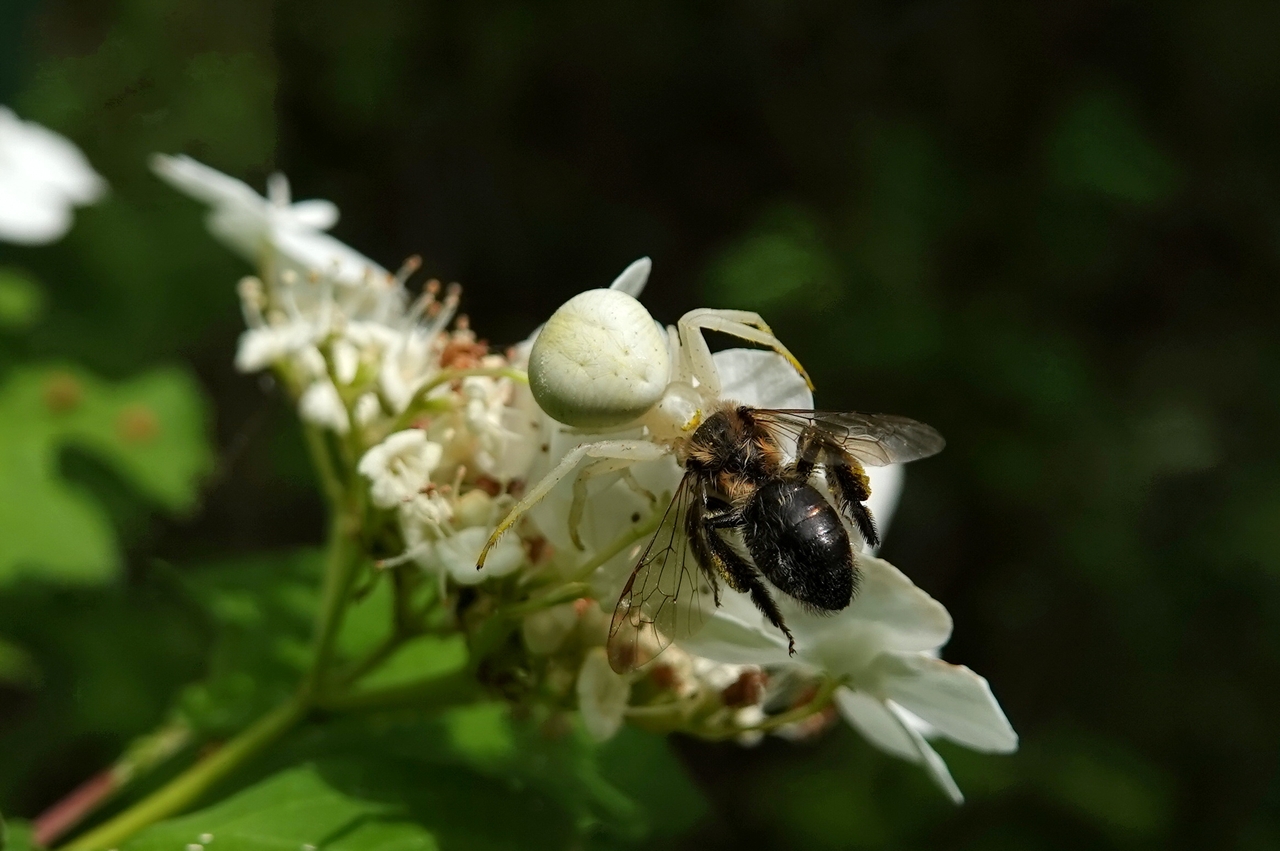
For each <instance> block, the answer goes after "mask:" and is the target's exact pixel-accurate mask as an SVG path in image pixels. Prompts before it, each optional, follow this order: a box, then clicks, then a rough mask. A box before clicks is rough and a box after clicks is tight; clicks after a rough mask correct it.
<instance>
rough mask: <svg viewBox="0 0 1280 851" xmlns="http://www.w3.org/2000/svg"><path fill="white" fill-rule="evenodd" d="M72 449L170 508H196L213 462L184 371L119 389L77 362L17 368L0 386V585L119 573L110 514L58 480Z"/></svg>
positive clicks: (198, 402)
mask: <svg viewBox="0 0 1280 851" xmlns="http://www.w3.org/2000/svg"><path fill="white" fill-rule="evenodd" d="M71 446H74V447H77V448H79V449H83V450H85V451H87V452H89V453H91V454H93V455H94V456H97V457H100V458H102V459H103V460H104V461H105V462H107V463H108V464H109V465H110V466H111V467H112V468H113V469H115V470H116V471H117V472H118V473H119V474H120V475H121V476H123V477H124V478H125V479H126V480H127V481H128V482H129V483H130V484H131V485H132V486H133V487H135V488H136V489H137V490H138V492H139V493H141V494H142V495H143V496H145V497H147V498H149V499H151V500H153V501H154V502H155V503H157V504H158V505H159V506H161V507H162V508H165V509H168V510H171V511H183V510H188V509H190V508H192V507H193V506H194V505H195V502H196V496H197V485H198V483H199V480H200V478H201V476H202V475H203V474H205V473H206V472H207V471H208V470H209V468H210V463H211V456H210V452H209V447H208V444H207V443H206V440H205V409H204V403H203V400H202V399H201V396H200V392H199V390H198V388H197V387H196V385H195V382H194V381H193V380H192V379H191V377H190V376H189V375H188V374H187V373H186V372H184V371H182V370H178V369H160V370H155V371H153V372H150V373H147V374H146V375H142V376H140V377H138V378H134V379H131V380H129V381H125V382H122V383H120V384H111V383H109V382H106V381H103V380H102V379H99V378H97V377H95V376H93V375H91V374H90V373H88V372H86V371H84V370H82V369H79V368H77V367H73V366H43V367H24V368H22V369H19V370H15V371H14V372H13V373H12V374H10V375H9V377H8V379H7V380H6V381H5V383H4V384H3V386H0V583H3V582H7V581H12V580H13V579H15V578H16V577H18V576H22V575H29V574H35V575H43V576H49V577H54V578H58V579H61V580H66V581H76V582H85V581H100V580H103V579H107V578H110V577H111V576H113V575H114V574H115V572H116V570H117V569H118V567H119V563H120V557H119V553H118V551H117V549H118V545H117V541H116V534H115V532H114V530H113V529H112V528H111V525H110V522H109V519H108V517H107V515H106V513H105V512H104V511H103V509H102V507H101V506H100V505H98V504H97V502H96V501H95V500H94V499H93V498H92V497H91V496H90V495H89V494H87V493H86V492H84V491H83V490H81V489H78V488H76V487H74V486H73V485H72V484H70V483H69V482H67V481H66V480H64V479H63V478H62V477H61V476H60V475H59V472H58V454H59V451H60V450H62V449H63V448H67V447H71Z"/></svg>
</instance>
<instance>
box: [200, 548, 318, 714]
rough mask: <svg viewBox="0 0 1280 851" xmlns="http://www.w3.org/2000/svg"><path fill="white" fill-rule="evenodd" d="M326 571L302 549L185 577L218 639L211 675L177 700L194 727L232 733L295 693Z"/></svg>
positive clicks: (226, 563) (307, 660)
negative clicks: (322, 574) (322, 578)
mask: <svg viewBox="0 0 1280 851" xmlns="http://www.w3.org/2000/svg"><path fill="white" fill-rule="evenodd" d="M322 569H323V554H322V553H321V551H319V550H314V549H301V550H294V551H287V552H279V553H262V554H259V555H254V556H249V557H245V558H242V559H235V560H229V561H221V562H213V563H209V564H204V565H198V566H194V567H191V568H188V569H186V570H184V571H183V572H182V575H181V580H182V582H183V585H184V586H185V587H186V588H187V590H188V592H189V593H190V595H191V597H192V599H193V600H194V602H195V603H196V605H197V606H198V607H200V608H201V609H203V610H204V612H205V613H206V616H207V617H208V619H209V622H210V624H211V625H212V627H213V632H214V640H213V648H212V650H211V651H210V654H209V663H208V669H207V670H208V674H207V676H206V677H205V678H204V679H203V680H202V681H200V682H199V683H196V684H193V685H191V686H189V687H188V688H186V689H184V690H183V692H182V694H181V695H180V697H179V700H178V708H179V711H180V712H181V714H182V715H183V717H185V718H186V719H187V720H188V721H189V722H190V723H191V725H192V727H194V728H195V729H197V730H201V731H205V732H210V733H232V732H235V731H237V730H239V729H240V728H242V727H244V726H246V725H247V724H249V723H250V722H251V721H252V720H253V719H254V718H256V717H258V716H259V715H261V714H262V713H264V712H266V711H267V710H268V709H270V708H271V707H273V706H275V705H277V704H279V703H280V702H282V701H283V700H284V699H285V698H286V697H288V696H289V695H290V694H291V693H292V692H293V690H294V689H295V688H296V687H297V683H298V680H299V678H300V677H301V676H302V673H303V671H305V670H306V668H307V665H308V664H309V663H310V661H311V633H312V630H313V628H314V625H315V611H316V606H317V605H318V601H319V585H320V575H321V571H322Z"/></svg>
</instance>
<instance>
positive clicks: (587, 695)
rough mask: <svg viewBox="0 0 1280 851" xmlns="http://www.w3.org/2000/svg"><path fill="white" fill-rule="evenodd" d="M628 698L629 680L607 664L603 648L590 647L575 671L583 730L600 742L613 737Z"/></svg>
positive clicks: (625, 709) (620, 721)
mask: <svg viewBox="0 0 1280 851" xmlns="http://www.w3.org/2000/svg"><path fill="white" fill-rule="evenodd" d="M630 697H631V685H630V683H628V682H627V681H626V680H625V679H623V678H622V677H620V676H618V675H617V674H615V673H614V672H613V669H612V668H610V667H609V660H608V658H607V657H606V656H605V652H604V649H603V648H601V647H596V648H593V649H592V650H591V652H590V653H588V654H587V658H586V659H584V660H583V662H582V670H581V671H579V672H578V709H579V710H580V711H581V712H582V723H583V725H584V726H585V727H586V728H587V733H588V734H589V735H590V736H591V737H592V738H593V739H595V740H596V741H600V742H603V741H605V740H607V739H611V738H613V736H614V734H616V733H617V732H618V730H619V728H621V727H622V719H623V716H624V715H625V714H626V711H627V701H628V700H629V699H630Z"/></svg>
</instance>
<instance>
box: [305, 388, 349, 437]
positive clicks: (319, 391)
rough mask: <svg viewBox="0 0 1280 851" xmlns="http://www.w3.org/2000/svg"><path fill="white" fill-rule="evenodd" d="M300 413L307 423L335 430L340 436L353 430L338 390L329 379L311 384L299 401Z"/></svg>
mask: <svg viewBox="0 0 1280 851" xmlns="http://www.w3.org/2000/svg"><path fill="white" fill-rule="evenodd" d="M298 413H299V414H300V415H301V417H302V418H303V419H304V420H306V421H307V422H309V423H311V424H313V425H318V426H320V427H322V428H328V429H333V430H334V431H336V432H337V433H338V434H346V433H347V432H348V431H350V430H351V418H350V416H349V415H348V414H347V406H346V405H344V404H343V402H342V396H341V395H340V394H339V393H338V388H337V387H335V386H334V384H333V382H332V381H330V380H329V379H328V378H321V379H317V380H316V381H314V382H312V383H311V386H309V387H308V388H307V389H306V390H304V391H303V392H302V396H301V397H300V398H299V399H298Z"/></svg>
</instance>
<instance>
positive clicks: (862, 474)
mask: <svg viewBox="0 0 1280 851" xmlns="http://www.w3.org/2000/svg"><path fill="white" fill-rule="evenodd" d="M818 464H821V465H822V469H823V471H824V472H826V474H827V485H828V486H829V487H830V488H831V495H832V496H834V497H835V500H836V507H837V508H839V509H840V510H841V511H842V512H844V514H845V515H846V516H847V517H848V518H849V519H850V520H852V521H853V524H854V525H855V526H857V527H858V532H859V533H860V534H861V535H862V540H864V541H866V542H867V546H869V547H878V546H880V533H879V532H878V531H876V521H875V518H874V517H872V516H871V512H870V511H868V510H867V506H866V505H865V504H864V503H866V501H867V500H868V499H870V498H871V482H870V481H869V480H868V479H867V473H866V471H865V470H864V469H862V465H861V464H860V463H858V459H856V458H854V457H853V456H852V455H850V454H849V453H848V452H845V451H844V448H843V447H841V446H840V445H838V444H836V443H833V442H832V441H830V440H829V439H827V437H826V435H825V434H823V433H822V431H821V430H819V429H816V428H807V429H805V430H804V432H802V433H801V435H800V439H799V441H798V442H797V443H796V463H795V467H794V470H795V473H796V475H797V476H799V477H801V478H802V479H804V480H805V481H808V480H809V477H810V476H812V475H813V468H814V467H815V466H816V465H818Z"/></svg>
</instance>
